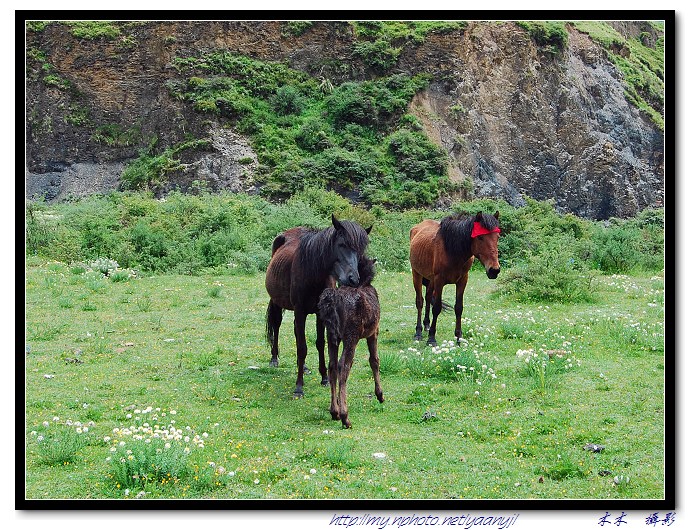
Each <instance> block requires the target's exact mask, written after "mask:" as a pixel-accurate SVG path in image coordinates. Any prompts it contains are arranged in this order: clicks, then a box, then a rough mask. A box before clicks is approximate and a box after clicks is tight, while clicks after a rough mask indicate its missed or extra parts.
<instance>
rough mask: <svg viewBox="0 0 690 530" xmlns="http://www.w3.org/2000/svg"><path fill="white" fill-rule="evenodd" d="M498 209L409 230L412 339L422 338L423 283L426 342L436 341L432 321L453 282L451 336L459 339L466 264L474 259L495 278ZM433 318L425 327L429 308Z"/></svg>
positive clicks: (418, 225) (427, 321)
mask: <svg viewBox="0 0 690 530" xmlns="http://www.w3.org/2000/svg"><path fill="white" fill-rule="evenodd" d="M500 231H501V230H500V229H499V227H498V212H496V213H495V214H494V215H490V214H485V213H483V212H479V213H478V214H477V215H467V214H458V215H451V216H448V217H446V218H445V219H443V220H441V222H439V221H434V220H431V219H427V220H425V221H422V222H421V223H419V224H417V225H415V226H413V227H412V230H410V264H411V265H412V281H413V283H414V289H415V293H416V298H415V302H416V306H417V328H416V331H415V337H414V338H415V340H422V305H423V302H424V300H423V298H422V286H423V285H426V296H425V299H426V311H425V314H424V329H427V330H428V331H429V337H428V340H427V344H431V345H435V344H436V320H437V318H438V315H439V313H440V312H441V309H442V307H443V302H442V300H441V295H442V292H443V286H444V285H448V284H451V283H454V284H455V336H456V337H457V339H458V340H459V339H460V338H462V327H461V322H460V321H461V318H462V308H463V294H464V292H465V287H466V286H467V279H468V276H469V271H470V267H472V263H473V262H474V258H475V257H476V258H478V259H479V261H480V262H481V264H482V265H484V269H485V270H486V275H487V276H488V277H489V278H491V279H492V280H493V279H496V277H497V276H498V273H499V272H500V270H501V266H500V265H499V263H498V234H499V232H500ZM430 306H432V314H433V319H432V320H431V326H429V307H430Z"/></svg>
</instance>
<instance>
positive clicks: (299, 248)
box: [266, 217, 371, 397]
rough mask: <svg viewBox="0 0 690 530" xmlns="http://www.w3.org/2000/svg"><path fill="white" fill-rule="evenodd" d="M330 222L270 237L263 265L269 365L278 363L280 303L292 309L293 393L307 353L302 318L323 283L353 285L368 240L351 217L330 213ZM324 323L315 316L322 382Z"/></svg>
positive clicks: (324, 381)
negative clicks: (267, 259) (268, 256)
mask: <svg viewBox="0 0 690 530" xmlns="http://www.w3.org/2000/svg"><path fill="white" fill-rule="evenodd" d="M331 221H332V223H333V226H330V227H328V228H325V229H323V230H315V229H311V228H304V227H296V228H291V229H290V230H287V231H285V232H283V233H282V234H280V235H279V236H278V237H276V238H275V240H274V241H273V248H272V250H271V261H270V262H269V264H268V269H267V270H266V291H268V294H269V296H270V297H271V300H270V301H269V303H268V309H267V310H266V338H267V339H268V342H269V343H270V344H271V361H270V366H278V332H279V330H280V324H281V322H282V321H283V312H284V311H285V310H286V309H289V310H292V311H294V313H295V324H294V326H295V340H296V343H297V383H296V385H295V392H294V395H295V397H302V396H304V390H303V385H304V361H305V359H306V357H307V340H306V337H305V330H304V328H305V323H306V319H307V315H309V314H312V313H316V306H317V304H318V301H319V296H321V293H322V292H323V290H324V289H325V288H326V287H333V286H334V285H335V283H336V281H337V282H338V283H339V284H340V285H349V286H357V285H359V272H358V265H359V261H360V260H361V259H362V258H363V256H364V251H365V250H366V248H367V245H368V244H369V235H368V234H369V231H370V230H371V227H369V228H368V229H367V230H364V229H363V228H362V227H361V226H359V225H358V224H357V223H354V222H351V221H338V220H337V219H336V218H335V217H332V218H331ZM324 345H325V339H324V325H323V322H322V321H321V319H320V318H319V317H318V315H317V318H316V348H317V350H318V352H319V372H320V373H321V384H322V385H326V384H328V375H327V373H326V362H325V359H324Z"/></svg>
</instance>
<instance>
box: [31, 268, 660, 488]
mask: <svg viewBox="0 0 690 530" xmlns="http://www.w3.org/2000/svg"><path fill="white" fill-rule="evenodd" d="M75 271H76V272H75ZM82 272H83V271H82ZM470 276H471V277H470V281H469V284H468V289H467V293H466V298H465V313H464V320H463V329H464V331H465V338H466V339H467V342H466V343H464V344H462V345H460V346H458V347H455V346H449V345H447V344H446V345H445V346H444V345H441V346H440V347H439V349H438V350H436V351H435V352H432V350H431V348H429V347H425V346H424V345H423V344H421V343H415V342H414V341H413V340H412V336H413V334H414V323H415V318H416V314H415V313H416V312H415V309H414V308H413V306H414V296H413V290H412V285H411V277H410V274H409V273H405V272H385V271H380V272H379V274H378V275H377V277H376V280H375V286H376V288H377V290H378V292H379V296H380V299H381V306H382V320H381V334H380V337H379V351H380V354H381V358H382V365H381V371H382V374H381V377H382V384H383V390H384V396H385V398H386V401H385V402H384V403H383V404H379V403H378V402H377V400H376V399H373V398H372V395H373V380H372V377H371V371H370V368H369V365H368V363H367V353H366V346H365V345H364V343H362V344H360V347H359V348H358V354H357V359H356V361H355V365H354V368H353V371H352V374H351V376H350V380H349V385H348V398H349V401H348V402H349V407H350V418H351V420H352V422H353V429H351V430H343V429H342V428H341V425H340V423H339V422H334V421H332V420H331V419H330V414H329V412H328V407H329V392H328V389H326V388H323V387H321V386H320V384H319V379H320V376H319V374H318V370H317V359H316V355H315V347H314V340H315V331H314V317H313V316H312V317H310V318H309V320H308V326H307V340H308V344H309V355H308V357H307V365H308V366H309V368H311V370H312V372H311V374H310V375H307V376H306V378H305V398H304V399H301V400H294V399H292V391H293V389H294V383H295V371H296V367H295V364H296V363H295V355H294V349H295V345H294V336H293V334H292V329H291V328H292V313H290V312H287V313H286V316H285V320H284V324H283V328H282V333H281V335H280V348H281V365H280V366H279V367H278V368H269V367H268V360H269V358H270V356H269V349H268V347H267V345H266V344H265V342H264V339H263V336H264V314H265V310H266V304H267V295H266V293H265V290H264V285H263V280H264V278H263V274H261V273H258V274H254V275H248V276H242V275H230V274H215V275H210V274H209V275H200V276H182V275H161V276H147V277H134V278H130V279H128V280H127V281H112V279H111V278H107V277H104V278H102V279H101V280H99V283H98V286H97V288H96V289H94V286H95V285H94V279H93V278H91V275H90V274H82V273H80V269H79V268H78V267H72V270H71V268H70V267H69V266H68V265H65V264H61V263H59V262H54V261H53V262H48V261H46V260H44V259H42V258H36V257H30V258H28V260H27V267H26V326H27V343H28V344H29V345H30V347H31V348H30V351H29V353H28V354H27V355H26V425H27V433H26V450H27V461H26V496H27V497H28V498H30V499H45V498H77V499H87V498H125V497H134V496H136V495H137V494H139V493H140V491H145V492H147V493H146V494H145V497H146V498H183V497H184V498H230V499H250V498H251V499H257V498H258V499H273V498H281V499H290V498H299V499H306V498H317V499H329V498H359V499H365V498H439V499H449V498H458V499H459V498H465V499H513V498H524V499H585V498H586V499H592V498H594V499H608V498H611V499H619V498H626V499H638V498H639V499H642V498H644V499H660V498H663V497H664V496H665V495H664V487H665V486H668V484H665V482H664V471H663V470H664V414H665V406H664V391H665V387H664V377H665V375H664V341H663V336H664V305H663V279H662V278H660V277H652V276H651V273H650V274H646V275H644V274H636V275H634V276H622V275H616V276H604V277H598V278H596V279H595V281H594V288H595V290H596V294H597V300H598V301H597V303H596V304H591V303H590V304H585V303H581V304H571V305H561V304H558V303H549V304H545V303H520V304H517V303H515V302H512V301H510V300H509V299H504V298H502V297H498V298H497V297H495V296H490V294H491V291H492V290H493V289H495V288H496V286H497V285H498V284H497V283H496V282H491V281H489V280H488V279H487V278H486V277H485V276H484V275H483V274H481V273H480V272H477V271H472V273H471V274H470ZM214 293H215V294H214ZM216 294H217V295H216ZM449 295H450V292H449V293H448V294H447V296H449ZM66 299H69V300H71V301H73V302H72V303H65V300H66ZM84 304H89V305H91V306H93V307H95V310H83V308H82V306H83V305H84ZM453 329H454V322H453V317H452V315H451V314H449V313H443V314H442V315H441V316H440V318H439V326H438V331H437V337H438V338H439V340H440V341H441V340H447V339H452V331H453ZM444 347H445V348H447V350H448V351H444V350H443V348H444ZM530 348H532V349H534V351H535V352H539V351H540V349H543V350H545V351H549V350H562V351H564V352H566V354H567V355H571V356H573V357H574V358H576V359H577V360H579V361H580V365H579V366H578V365H577V364H576V363H575V366H573V367H572V369H567V370H557V369H554V370H550V371H547V372H546V383H547V384H545V385H541V384H537V383H536V382H535V379H534V378H533V377H531V376H530V374H529V373H528V372H527V371H526V370H525V369H524V368H523V367H522V365H521V364H520V363H521V362H522V361H521V360H520V358H519V357H518V356H517V355H516V354H517V351H518V350H526V349H530ZM77 350H78V353H75V352H77ZM75 357H78V358H79V360H80V361H81V362H69V361H68V359H73V358H75ZM472 363H474V364H472ZM458 364H463V365H464V366H466V367H467V369H468V370H469V367H470V366H474V367H475V370H476V373H480V372H481V373H482V374H483V375H482V377H476V378H475V377H474V376H472V377H469V376H466V375H465V372H462V371H460V370H459V369H458V370H454V369H453V367H454V366H455V367H457V365H458ZM523 364H524V363H523ZM483 365H486V366H487V368H486V369H484V371H483V372H482V366H483ZM489 369H491V371H493V372H494V373H495V375H496V377H495V378H493V377H492V376H491V375H490V373H491V372H489ZM46 376H52V377H46ZM476 379H480V380H481V382H482V384H481V385H479V384H477V383H476ZM477 392H478V393H477ZM147 407H152V410H150V411H148V412H142V411H146V409H147ZM156 409H160V410H158V411H157V410H156ZM172 411H175V414H174V415H173V414H172ZM163 413H165V414H166V415H165V416H163ZM128 414H129V415H131V417H129V418H128V417H127V415H128ZM154 415H155V416H156V419H155V420H154V419H153V416H154ZM55 417H57V418H59V420H57V421H54V418H55ZM171 419H174V421H175V422H176V423H175V424H174V425H175V426H176V428H178V429H183V430H185V428H186V427H187V426H189V427H190V429H189V431H186V430H185V432H189V436H190V438H194V436H197V435H198V436H203V433H206V434H207V437H204V438H203V441H204V447H203V448H199V447H197V445H196V444H195V443H192V442H189V443H188V444H187V445H188V446H189V448H190V452H189V454H188V455H187V456H186V457H185V458H186V460H184V459H183V460H184V462H183V460H180V459H177V458H175V459H173V460H172V461H171V460H170V459H168V460H166V459H165V458H164V457H165V454H164V453H162V452H161V453H156V451H155V449H157V448H158V449H161V451H163V449H162V447H160V446H152V448H153V450H149V451H148V452H147V448H146V447H143V442H139V445H138V446H136V447H135V446H131V447H133V449H134V450H133V454H134V455H139V456H140V457H141V458H145V459H146V462H147V463H148V464H149V466H153V467H151V469H152V471H150V472H146V470H143V471H137V472H136V473H135V474H136V475H137V479H136V481H133V482H126V481H125V479H124V478H122V476H120V475H119V474H118V473H119V472H120V471H121V470H122V468H118V467H117V466H116V465H115V464H113V462H112V458H111V461H110V462H108V461H106V459H107V458H108V457H109V456H110V455H111V454H115V453H111V451H110V448H111V446H113V444H114V443H115V441H114V440H116V439H117V440H119V439H121V440H123V441H124V440H126V441H127V444H130V443H132V444H133V443H134V441H132V440H130V438H127V437H124V436H122V435H118V434H116V433H113V429H116V428H117V429H120V430H122V429H123V428H128V427H131V426H141V425H143V424H144V423H149V424H150V425H151V427H153V426H154V424H158V425H159V426H160V427H161V428H162V427H163V426H165V425H168V423H169V422H170V420H171ZM44 421H48V422H49V423H50V427H47V428H46V427H44V426H43V422H44ZM68 421H70V422H77V421H79V422H81V423H82V425H86V424H87V423H88V422H89V421H93V422H94V424H93V425H92V426H91V427H90V428H89V432H88V436H86V437H84V438H82V439H80V442H83V443H72V444H71V445H69V447H68V449H69V451H68V452H67V457H68V458H66V459H64V460H63V458H64V457H63V456H62V455H61V454H60V453H58V455H59V456H60V457H62V458H58V456H55V457H46V456H45V454H46V452H45V450H43V449H41V450H39V447H38V443H39V442H37V437H38V436H40V435H42V434H44V435H45V434H46V433H47V431H48V430H50V429H53V428H57V426H58V424H59V425H60V426H63V425H64V424H65V423H66V422H68ZM73 425H74V424H73ZM32 431H36V434H32ZM118 436H121V438H118ZM105 437H110V439H109V440H105ZM47 439H48V437H47V436H45V437H44V440H42V442H41V443H45V441H46V440H47ZM183 441H184V440H182V441H181V442H180V443H182V442H183ZM587 443H596V444H600V445H603V446H605V450H604V451H602V452H601V453H591V452H588V451H585V450H583V447H584V446H585V445H586V444H587ZM117 447H118V448H117V451H119V452H118V453H117V454H118V455H119V457H120V458H127V457H128V456H129V455H128V454H127V453H126V452H125V451H126V450H127V447H130V446H128V445H125V446H122V447H120V446H117ZM173 449H175V448H174V447H173ZM183 449H184V448H181V447H177V448H176V449H175V450H177V451H182V450H183ZM380 453H383V454H384V455H385V456H383V457H382V456H381V454H380ZM374 454H377V456H374ZM176 462H177V464H176ZM179 462H183V463H179ZM209 462H213V466H212V465H211V464H210V463H209ZM214 466H215V467H214ZM219 467H222V468H224V473H222V474H219V473H218V469H219ZM164 471H165V472H164ZM602 471H610V472H611V474H608V475H604V476H601V475H600V472H602ZM168 473H170V475H168ZM144 475H145V477H144ZM615 476H625V477H629V478H630V481H629V482H626V483H625V484H624V485H622V486H621V485H618V486H616V485H615V484H614V482H613V477H615ZM127 484H130V486H131V487H130V486H127ZM128 487H129V489H130V491H128V492H126V490H127V489H128Z"/></svg>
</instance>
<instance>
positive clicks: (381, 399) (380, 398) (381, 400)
mask: <svg viewBox="0 0 690 530" xmlns="http://www.w3.org/2000/svg"><path fill="white" fill-rule="evenodd" d="M376 399H378V400H379V403H383V394H376Z"/></svg>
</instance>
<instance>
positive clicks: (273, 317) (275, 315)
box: [266, 300, 285, 366]
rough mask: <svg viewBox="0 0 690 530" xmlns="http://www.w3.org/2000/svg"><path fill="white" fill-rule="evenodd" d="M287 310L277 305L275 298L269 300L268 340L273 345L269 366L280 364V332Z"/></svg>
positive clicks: (267, 315)
mask: <svg viewBox="0 0 690 530" xmlns="http://www.w3.org/2000/svg"><path fill="white" fill-rule="evenodd" d="M284 312H285V310H284V309H283V308H281V307H279V306H278V305H276V304H275V303H274V302H273V300H271V301H270V302H268V309H267V310H266V340H267V341H268V343H269V344H270V345H271V360H270V361H269V363H268V365H269V366H278V333H279V331H280V324H281V323H282V322H283V313H284Z"/></svg>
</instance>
